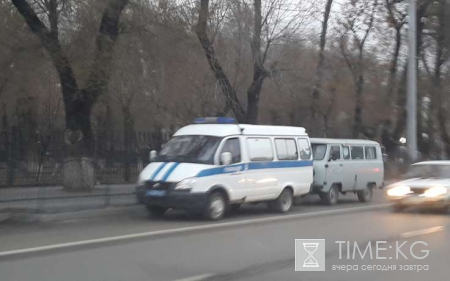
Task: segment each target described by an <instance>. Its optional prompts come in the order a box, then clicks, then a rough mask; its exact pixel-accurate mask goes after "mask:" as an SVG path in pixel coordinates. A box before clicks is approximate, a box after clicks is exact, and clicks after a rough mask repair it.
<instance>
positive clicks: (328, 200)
mask: <svg viewBox="0 0 450 281" xmlns="http://www.w3.org/2000/svg"><path fill="white" fill-rule="evenodd" d="M319 195H320V199H322V202H323V203H324V204H326V205H335V204H336V203H337V201H338V198H339V190H338V188H337V186H335V185H333V186H332V187H331V188H330V190H328V192H323V193H320V194H319Z"/></svg>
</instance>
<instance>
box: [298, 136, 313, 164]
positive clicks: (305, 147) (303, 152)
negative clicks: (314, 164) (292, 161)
mask: <svg viewBox="0 0 450 281" xmlns="http://www.w3.org/2000/svg"><path fill="white" fill-rule="evenodd" d="M298 149H299V150H300V159H302V160H309V159H311V147H310V146H309V142H308V140H307V139H298Z"/></svg>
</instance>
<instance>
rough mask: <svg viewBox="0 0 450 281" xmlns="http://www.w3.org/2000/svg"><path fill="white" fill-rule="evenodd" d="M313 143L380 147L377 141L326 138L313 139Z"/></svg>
mask: <svg viewBox="0 0 450 281" xmlns="http://www.w3.org/2000/svg"><path fill="white" fill-rule="evenodd" d="M311 143H322V144H372V145H379V143H377V142H376V141H371V140H356V139H325V138H311Z"/></svg>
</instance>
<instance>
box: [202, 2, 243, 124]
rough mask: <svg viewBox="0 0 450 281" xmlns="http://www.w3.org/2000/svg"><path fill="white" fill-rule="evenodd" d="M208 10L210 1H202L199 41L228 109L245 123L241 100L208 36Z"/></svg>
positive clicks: (239, 120)
mask: <svg viewBox="0 0 450 281" xmlns="http://www.w3.org/2000/svg"><path fill="white" fill-rule="evenodd" d="M208 10H209V0H201V1H200V9H199V13H198V23H197V26H196V33H197V37H198V40H199V41H200V44H201V46H202V48H203V51H204V52H205V55H206V59H207V60H208V63H209V66H210V68H211V70H212V71H213V73H214V76H215V78H216V80H217V82H218V83H219V85H220V88H221V89H222V92H223V94H224V95H225V98H226V108H230V109H231V110H232V111H233V113H234V116H236V119H237V120H238V122H245V119H246V116H245V111H244V108H243V107H242V105H241V103H240V101H239V98H238V96H237V94H236V91H235V90H234V88H233V86H232V85H231V82H230V80H229V79H228V76H227V74H226V73H225V70H224V69H223V67H222V64H221V63H220V61H219V59H218V58H217V56H216V52H215V50H214V47H213V45H212V43H211V40H209V38H208V34H207V23H208Z"/></svg>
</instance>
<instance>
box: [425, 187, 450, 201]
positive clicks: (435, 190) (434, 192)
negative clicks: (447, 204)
mask: <svg viewBox="0 0 450 281" xmlns="http://www.w3.org/2000/svg"><path fill="white" fill-rule="evenodd" d="M447 192H448V190H447V188H446V187H444V186H434V187H432V188H430V189H427V190H426V191H425V192H424V193H423V196H425V197H430V198H432V197H439V196H442V195H445V194H447Z"/></svg>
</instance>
